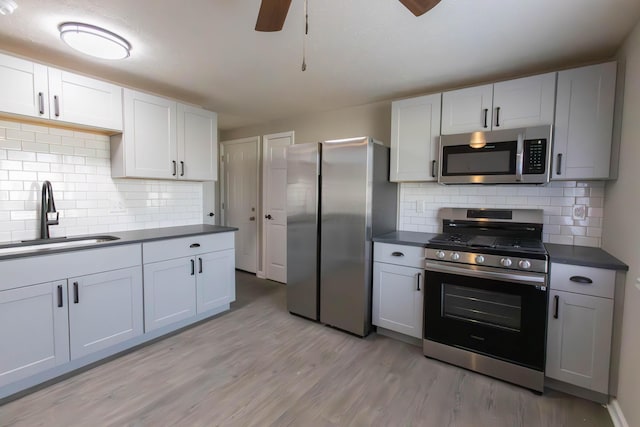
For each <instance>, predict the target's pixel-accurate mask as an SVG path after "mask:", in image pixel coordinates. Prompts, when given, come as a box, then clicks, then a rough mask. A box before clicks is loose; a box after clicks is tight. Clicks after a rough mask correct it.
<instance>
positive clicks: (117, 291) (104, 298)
mask: <svg viewBox="0 0 640 427" xmlns="http://www.w3.org/2000/svg"><path fill="white" fill-rule="evenodd" d="M68 286H69V343H70V348H71V359H76V358H79V357H82V356H86V355H87V354H90V353H93V352H95V351H99V350H102V349H105V348H107V347H110V346H112V345H115V344H118V343H121V342H123V341H127V340H129V339H131V338H134V337H136V336H138V335H141V334H142V329H143V328H142V273H141V271H140V267H132V268H126V269H122V270H115V271H107V272H105V273H98V274H92V275H89V276H82V277H75V278H71V279H69V280H68Z"/></svg>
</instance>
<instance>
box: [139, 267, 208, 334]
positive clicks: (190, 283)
mask: <svg viewBox="0 0 640 427" xmlns="http://www.w3.org/2000/svg"><path fill="white" fill-rule="evenodd" d="M195 275H196V272H195V258H192V257H189V258H178V259H172V260H168V261H161V262H154V263H151V264H145V265H144V329H145V332H148V331H152V330H154V329H157V328H161V327H163V326H166V325H169V324H171V323H174V322H177V321H179V320H183V319H187V318H189V317H192V316H195V315H196V276H195Z"/></svg>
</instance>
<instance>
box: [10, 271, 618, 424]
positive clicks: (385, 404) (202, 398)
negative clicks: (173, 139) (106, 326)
mask: <svg viewBox="0 0 640 427" xmlns="http://www.w3.org/2000/svg"><path fill="white" fill-rule="evenodd" d="M237 287H238V290H237V297H238V301H237V302H236V303H234V304H233V307H232V310H231V311H230V312H228V313H226V314H224V315H221V316H219V317H217V318H215V319H213V320H211V321H208V322H206V323H203V324H200V325H198V326H196V327H194V328H191V329H188V330H185V331H183V332H182V333H180V334H177V335H174V336H171V337H169V338H167V339H165V340H162V341H159V342H156V343H154V344H152V345H149V346H147V347H144V348H141V349H139V350H137V351H135V352H132V353H130V354H127V355H124V356H122V357H120V358H118V359H115V360H113V361H110V362H108V363H105V364H103V365H100V366H98V367H96V368H94V369H91V370H89V371H86V372H84V373H81V374H79V375H77V376H74V377H72V378H69V379H67V380H65V381H62V382H60V383H57V384H54V385H52V386H50V387H48V388H46V389H42V390H39V391H37V392H35V393H33V394H30V395H27V396H25V397H23V398H21V399H18V400H15V401H13V402H9V403H7V404H5V405H4V406H0V425H1V426H29V427H32V426H136V427H137V426H214V425H221V426H314V427H315V426H438V427H440V426H451V427H454V426H460V427H462V426H491V427H500V426H505V427H506V426H508V427H513V426H567V427H573V426H593V427H606V426H612V423H611V421H610V419H609V417H608V414H607V411H606V409H605V408H603V407H602V406H600V405H597V404H595V403H591V402H588V401H585V400H582V399H578V398H574V397H571V396H568V395H565V394H562V393H558V392H553V391H548V392H545V394H544V395H543V396H537V395H535V394H533V393H532V392H530V391H528V390H525V389H522V388H520V387H517V386H513V385H510V384H507V383H504V382H501V381H498V380H494V379H492V378H489V377H485V376H483V375H479V374H476V373H473V372H469V371H466V370H464V369H459V368H457V367H454V366H451V365H448V364H446V363H441V362H438V361H435V360H431V359H427V358H425V357H424V356H423V355H422V352H421V349H420V348H418V347H414V346H411V345H409V344H405V343H402V342H399V341H395V340H392V339H389V338H386V337H383V336H378V335H376V334H372V335H370V336H369V337H367V338H365V339H360V338H356V337H354V336H351V335H348V334H345V333H343V332H340V331H337V330H335V329H332V328H328V327H325V326H322V325H320V324H317V323H314V322H310V321H308V320H305V319H302V318H299V317H296V316H292V315H290V314H289V313H288V312H287V311H286V306H285V287H284V286H283V285H280V284H277V283H274V282H269V281H265V280H259V279H256V278H255V276H252V275H249V274H246V273H241V272H239V273H238V274H237Z"/></svg>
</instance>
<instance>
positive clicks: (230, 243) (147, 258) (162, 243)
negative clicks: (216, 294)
mask: <svg viewBox="0 0 640 427" xmlns="http://www.w3.org/2000/svg"><path fill="white" fill-rule="evenodd" d="M233 247H234V235H233V233H232V232H228V233H216V234H202V235H198V236H191V237H179V238H177V239H167V240H159V241H156V242H149V243H143V244H142V260H143V263H144V264H148V263H150V262H158V261H164V260H167V259H174V258H182V257H189V256H194V255H198V254H203V253H206V252H214V251H221V250H224V249H233Z"/></svg>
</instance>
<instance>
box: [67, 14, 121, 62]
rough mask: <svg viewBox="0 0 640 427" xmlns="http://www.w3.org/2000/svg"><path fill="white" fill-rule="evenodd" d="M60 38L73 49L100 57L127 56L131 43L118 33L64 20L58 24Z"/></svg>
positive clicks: (116, 57)
mask: <svg viewBox="0 0 640 427" xmlns="http://www.w3.org/2000/svg"><path fill="white" fill-rule="evenodd" d="M58 30H60V38H61V39H62V41H63V42H65V43H66V44H67V45H69V46H70V47H72V48H73V49H75V50H77V51H80V52H82V53H84V54H86V55H90V56H94V57H96V58H102V59H124V58H128V57H129V53H130V51H131V44H130V43H129V42H128V41H126V40H125V39H123V38H122V37H120V36H119V35H117V34H115V33H112V32H111V31H108V30H105V29H104V28H100V27H96V26H95V25H89V24H82V23H80V22H65V23H63V24H60V25H59V26H58Z"/></svg>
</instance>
